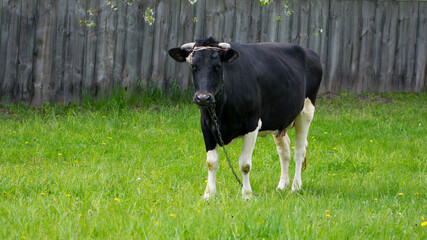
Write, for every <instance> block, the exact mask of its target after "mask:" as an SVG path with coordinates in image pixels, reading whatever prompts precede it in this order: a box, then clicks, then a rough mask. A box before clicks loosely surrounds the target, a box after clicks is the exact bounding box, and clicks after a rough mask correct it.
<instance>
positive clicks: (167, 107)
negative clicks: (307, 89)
mask: <svg viewBox="0 0 427 240" xmlns="http://www.w3.org/2000/svg"><path fill="white" fill-rule="evenodd" d="M426 101H427V95H426V94H425V93H422V94H381V95H374V94H366V95H361V96H354V95H347V94H342V95H338V96H334V97H333V98H329V97H323V98H320V99H318V101H317V103H316V113H315V117H314V120H313V123H312V126H311V129H310V134H309V137H308V141H309V144H308V146H309V147H308V156H307V159H308V165H307V169H306V170H305V172H304V173H303V176H302V180H303V190H302V191H301V192H299V193H297V194H291V193H290V189H286V191H284V192H277V191H275V187H276V184H277V183H278V181H279V176H280V168H279V160H278V156H277V152H276V149H275V146H274V141H273V139H272V138H271V137H266V138H258V139H257V143H256V147H255V150H254V155H253V168H252V171H251V183H252V189H253V191H254V193H256V194H257V196H256V197H255V198H254V199H252V200H251V201H249V202H245V201H243V200H242V199H241V189H240V187H239V186H238V185H237V183H236V182H235V180H234V179H233V176H232V174H231V172H230V170H229V169H228V167H227V163H226V160H225V157H224V155H223V153H222V152H221V153H220V162H219V171H218V176H217V186H218V195H217V197H216V198H215V199H213V200H211V201H207V202H206V201H203V200H202V199H200V196H201V195H202V193H203V190H204V187H205V184H206V183H205V179H206V177H207V169H206V164H205V157H206V156H205V150H204V144H203V137H202V133H201V130H200V119H199V117H200V113H199V110H198V108H197V106H195V105H194V104H191V96H190V94H189V93H184V94H182V93H180V92H179V91H178V90H177V88H176V87H175V88H172V90H169V91H166V92H165V91H161V90H159V89H153V90H150V91H142V90H141V91H140V92H134V93H129V92H127V91H125V90H124V89H117V90H116V91H115V92H114V93H112V94H111V95H109V96H105V97H102V98H100V99H86V100H84V101H83V102H82V103H81V104H75V105H67V106H58V105H51V104H45V105H43V106H42V107H39V108H29V107H26V106H23V105H10V106H2V107H0V226H1V227H0V239H24V238H26V239H87V238H91V239H92V238H93V239H117V238H118V239H171V238H176V239H186V238H190V239H227V238H234V239H263V238H264V239H362V238H363V239H426V238H427V226H425V224H426V223H425V222H426V220H425V219H426V218H427V208H426V205H427V184H426V183H427V161H426V154H425V153H426V150H427V149H426V146H425V142H427V135H426V132H427V127H426V126H427V123H426V119H427V110H426V108H425V106H424V104H425V102H426ZM289 133H290V135H291V139H292V137H293V131H290V132H289ZM241 145H242V144H241V140H236V142H235V143H234V144H231V145H229V146H228V147H227V150H228V152H229V154H230V156H231V158H232V162H233V165H234V167H235V168H236V169H238V167H237V166H238V154H239V152H240V149H241ZM291 146H293V144H292V143H291ZM293 171H294V164H293V162H291V164H290V173H291V174H290V175H291V176H292V175H293Z"/></svg>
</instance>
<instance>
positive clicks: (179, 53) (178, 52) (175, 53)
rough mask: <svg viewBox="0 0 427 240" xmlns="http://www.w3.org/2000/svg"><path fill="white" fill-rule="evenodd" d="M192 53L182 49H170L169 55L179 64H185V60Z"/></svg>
mask: <svg viewBox="0 0 427 240" xmlns="http://www.w3.org/2000/svg"><path fill="white" fill-rule="evenodd" d="M190 53H191V52H190V51H187V50H183V49H181V48H171V49H169V55H170V56H171V57H172V58H173V59H175V60H176V61H178V62H185V59H186V58H187V57H188V55H190Z"/></svg>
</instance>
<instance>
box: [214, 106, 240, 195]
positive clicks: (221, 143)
mask: <svg viewBox="0 0 427 240" xmlns="http://www.w3.org/2000/svg"><path fill="white" fill-rule="evenodd" d="M208 111H209V113H210V114H211V116H212V120H213V121H214V123H215V128H216V131H217V133H218V138H219V142H220V146H221V147H222V149H223V150H224V154H225V157H226V158H227V162H228V166H229V167H230V169H231V172H233V175H234V177H235V178H236V180H237V182H238V183H239V185H240V187H243V184H242V182H241V181H240V179H239V177H238V176H237V174H236V172H235V171H234V168H233V166H232V165H231V161H230V158H229V157H228V154H227V150H226V149H225V144H224V141H223V140H222V135H221V132H220V131H219V125H218V116H217V115H216V111H215V104H213V105H212V106H210V107H209V108H208Z"/></svg>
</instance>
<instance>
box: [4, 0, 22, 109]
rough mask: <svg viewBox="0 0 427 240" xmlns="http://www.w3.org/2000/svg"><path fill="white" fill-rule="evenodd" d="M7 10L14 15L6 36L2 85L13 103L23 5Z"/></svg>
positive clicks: (10, 19)
mask: <svg viewBox="0 0 427 240" xmlns="http://www.w3.org/2000/svg"><path fill="white" fill-rule="evenodd" d="M6 9H7V10H8V11H10V12H11V13H12V14H11V16H10V18H9V19H8V20H6V21H5V22H8V31H7V34H6V36H5V38H7V39H6V44H5V47H6V54H5V55H4V56H5V59H4V60H5V62H4V63H2V64H4V67H5V68H4V70H3V71H4V81H3V84H2V88H3V91H2V92H3V93H4V96H5V97H6V98H7V100H8V101H13V100H14V98H15V96H14V89H15V84H16V80H17V75H18V73H17V70H18V41H19V26H20V21H21V18H20V15H19V12H20V11H21V4H20V3H19V2H17V3H16V4H9V5H8V6H7V7H6Z"/></svg>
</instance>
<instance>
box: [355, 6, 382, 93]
mask: <svg viewBox="0 0 427 240" xmlns="http://www.w3.org/2000/svg"><path fill="white" fill-rule="evenodd" d="M361 10H362V11H361V26H360V27H361V28H360V32H359V35H360V38H361V41H360V42H361V43H360V58H359V59H358V61H359V76H358V78H357V86H356V92H357V93H360V92H366V91H368V89H369V86H370V83H369V80H372V81H373V82H374V81H376V80H377V79H374V74H373V57H374V56H373V50H374V49H373V47H374V44H373V42H374V31H375V30H374V28H375V25H374V20H375V2H371V1H363V2H362V8H361Z"/></svg>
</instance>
